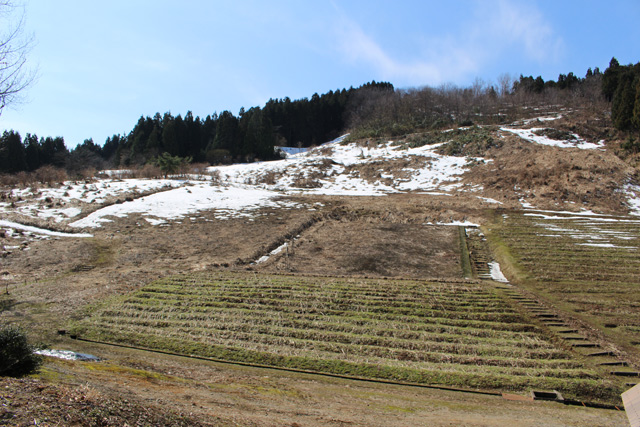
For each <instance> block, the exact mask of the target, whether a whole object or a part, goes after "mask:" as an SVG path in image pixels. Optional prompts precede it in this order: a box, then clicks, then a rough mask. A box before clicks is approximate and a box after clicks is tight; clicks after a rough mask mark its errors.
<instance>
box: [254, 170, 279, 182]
mask: <svg viewBox="0 0 640 427" xmlns="http://www.w3.org/2000/svg"><path fill="white" fill-rule="evenodd" d="M277 179H278V174H277V173H276V172H275V171H272V170H270V171H266V172H265V173H263V174H262V175H260V176H259V177H258V183H260V184H266V185H275V184H276V182H277Z"/></svg>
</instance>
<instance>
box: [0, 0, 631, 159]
mask: <svg viewBox="0 0 640 427" xmlns="http://www.w3.org/2000/svg"><path fill="white" fill-rule="evenodd" d="M24 6H25V17H26V25H25V27H26V30H27V32H28V33H31V34H33V36H34V39H35V45H34V47H33V49H32V51H31V52H30V54H29V60H30V66H31V67H33V68H37V70H38V78H37V80H36V81H35V82H34V84H33V85H32V87H31V88H29V90H28V91H27V92H25V97H24V100H23V102H22V103H21V104H19V105H14V106H13V107H12V108H7V109H5V110H3V111H2V115H0V129H15V130H18V131H19V132H20V133H21V134H22V135H23V136H24V135H25V134H26V133H27V132H30V133H35V134H37V135H38V136H62V137H64V139H65V142H66V144H67V146H68V147H69V148H72V147H74V146H75V145H76V144H78V143H81V142H82V141H83V140H84V139H86V138H93V139H94V141H95V142H96V143H98V144H103V143H104V141H105V139H106V138H107V137H108V136H111V135H113V134H116V133H128V132H129V131H130V130H131V129H132V128H133V126H134V125H135V123H136V122H137V120H138V118H139V117H140V116H142V115H144V116H153V115H154V114H155V113H156V112H160V113H161V114H163V113H164V112H167V111H170V112H171V113H172V114H174V115H177V114H182V115H184V114H185V113H186V112H187V111H189V110H191V111H192V112H193V114H194V115H195V116H200V117H205V116H206V115H207V114H211V113H214V112H221V111H223V110H230V111H232V112H233V113H234V114H237V113H238V111H239V109H240V107H243V106H244V107H245V108H249V107H252V106H262V105H264V103H265V102H266V101H267V100H268V99H269V98H284V97H286V96H288V97H290V98H291V99H299V98H303V97H310V96H311V95H313V94H314V93H316V92H317V93H320V94H321V93H324V92H328V91H329V90H335V89H342V88H348V87H350V86H354V87H355V86H359V85H361V84H363V83H366V82H368V81H371V80H376V81H389V82H391V83H393V84H394V86H395V87H396V88H410V87H421V86H439V85H441V84H446V83H453V84H456V85H459V86H469V85H471V84H472V83H473V82H474V81H475V80H476V79H482V80H483V81H484V82H486V83H489V84H491V83H495V82H496V80H497V79H498V77H499V76H500V75H501V74H505V73H507V74H510V75H512V76H513V77H518V76H519V75H520V74H525V75H533V76H537V75H541V76H542V77H543V78H544V79H545V80H548V79H554V80H555V79H556V78H557V77H558V74H560V73H565V74H566V73H568V72H574V73H575V74H576V75H579V76H584V73H585V72H586V70H587V68H589V67H600V68H601V70H604V69H605V68H606V67H607V66H608V64H609V61H610V59H611V57H612V56H615V57H616V58H617V59H618V60H619V62H620V63H621V64H628V63H636V62H639V61H640V25H638V22H640V2H639V1H637V0H611V1H609V2H606V3H605V2H601V1H595V0H593V1H589V0H587V1H584V0H583V1H572V0H562V1H557V0H555V1H543V0H539V1H532V0H530V1H510V0H482V1H480V0H477V1H471V0H459V1H451V2H443V1H441V0H440V1H427V0H422V1H402V0H396V1H375V0H368V1H360V0H353V1H340V0H333V1H322V0H317V1H299V0H298V1H286V0H271V1H269V2H264V1H243V0H237V1H235V2H229V1H225V2H220V1H206V0H185V1H182V2H176V1H164V0H155V1H143V0H137V1H134V0H122V1H121V0H110V1H104V2H92V1H86V0H82V1H76V0H57V1H50V0H27V1H26V2H25V3H24ZM3 25H6V24H4V22H3ZM0 28H2V26H0Z"/></svg>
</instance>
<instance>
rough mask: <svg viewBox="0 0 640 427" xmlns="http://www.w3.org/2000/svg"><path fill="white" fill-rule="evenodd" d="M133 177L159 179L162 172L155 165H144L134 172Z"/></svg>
mask: <svg viewBox="0 0 640 427" xmlns="http://www.w3.org/2000/svg"><path fill="white" fill-rule="evenodd" d="M134 176H135V177H136V178H160V177H162V171H161V170H160V168H159V167H158V166H156V165H152V164H146V165H144V166H143V167H141V168H139V169H137V170H135V171H134Z"/></svg>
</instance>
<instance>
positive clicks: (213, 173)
mask: <svg viewBox="0 0 640 427" xmlns="http://www.w3.org/2000/svg"><path fill="white" fill-rule="evenodd" d="M207 175H209V176H210V177H211V183H212V184H220V183H221V182H222V175H221V174H220V171H219V170H218V169H211V170H208V171H207Z"/></svg>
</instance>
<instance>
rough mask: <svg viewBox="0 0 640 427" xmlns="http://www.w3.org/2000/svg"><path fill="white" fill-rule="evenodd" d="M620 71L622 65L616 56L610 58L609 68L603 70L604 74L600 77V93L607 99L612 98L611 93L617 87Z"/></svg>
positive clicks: (612, 93) (610, 99)
mask: <svg viewBox="0 0 640 427" xmlns="http://www.w3.org/2000/svg"><path fill="white" fill-rule="evenodd" d="M621 71H622V67H620V63H618V60H617V59H616V58H611V61H610V62H609V68H607V69H606V70H605V71H604V76H603V77H602V94H603V95H604V97H605V98H606V99H607V101H612V100H613V95H614V93H615V92H616V89H617V88H618V79H619V77H620V73H621Z"/></svg>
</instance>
